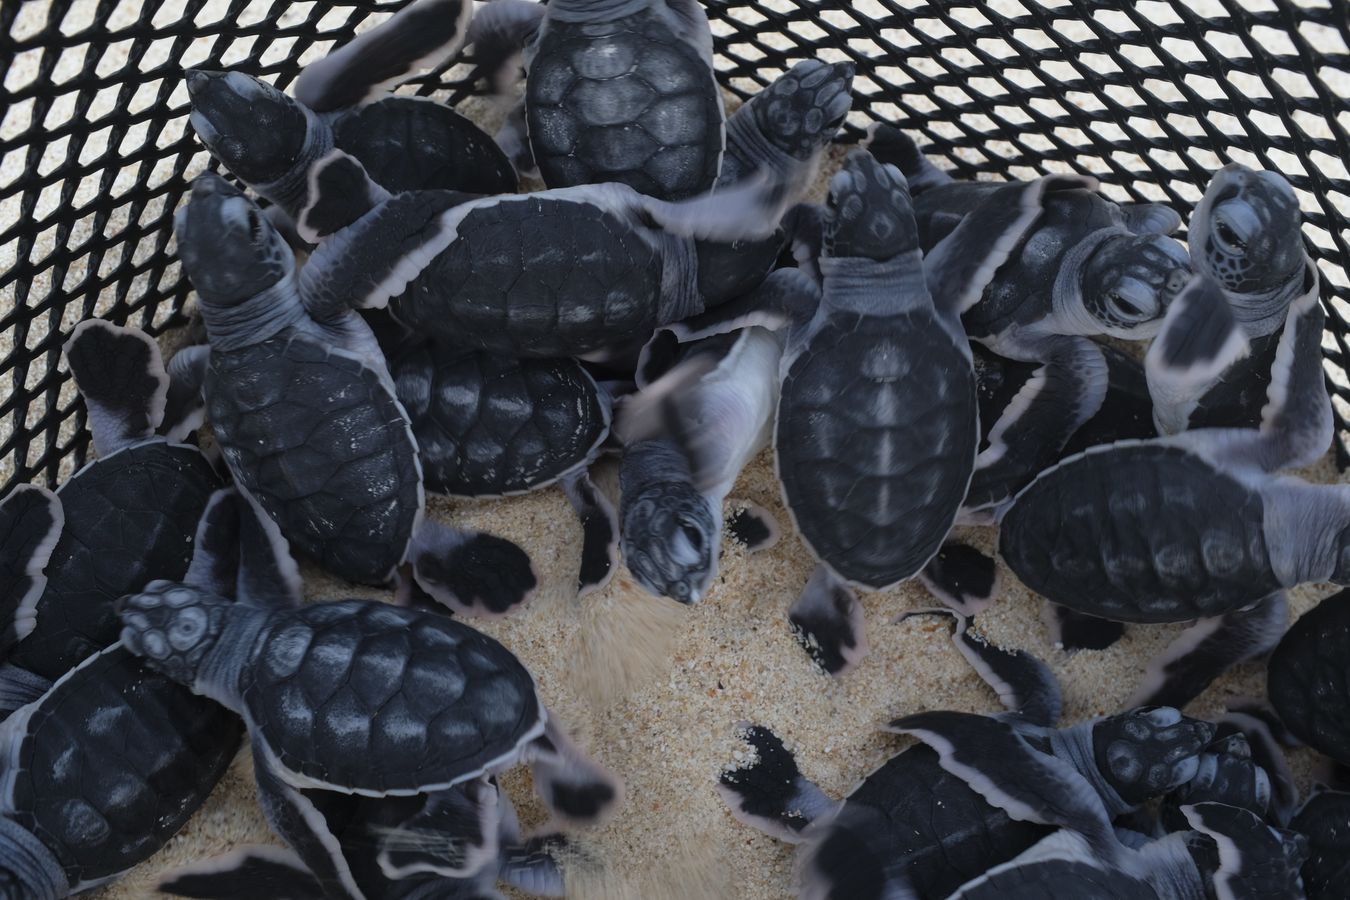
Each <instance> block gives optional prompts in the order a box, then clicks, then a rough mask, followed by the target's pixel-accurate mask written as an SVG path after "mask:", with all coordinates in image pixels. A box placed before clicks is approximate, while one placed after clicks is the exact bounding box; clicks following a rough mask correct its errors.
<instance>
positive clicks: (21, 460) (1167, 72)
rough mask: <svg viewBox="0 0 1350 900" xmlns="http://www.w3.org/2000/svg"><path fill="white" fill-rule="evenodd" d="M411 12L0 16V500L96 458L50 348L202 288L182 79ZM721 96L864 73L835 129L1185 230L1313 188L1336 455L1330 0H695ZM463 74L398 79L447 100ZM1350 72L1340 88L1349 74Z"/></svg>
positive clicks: (150, 313) (1342, 182) (1346, 298)
mask: <svg viewBox="0 0 1350 900" xmlns="http://www.w3.org/2000/svg"><path fill="white" fill-rule="evenodd" d="M407 2H408V0H336V2H323V3H319V2H295V3H292V2H279V0H225V2H220V0H212V2H208V0H182V2H175V3H157V2H156V3H150V2H145V0H117V2H112V0H52V2H50V3H44V2H40V0H32V2H3V3H0V69H2V70H3V71H2V72H0V111H2V112H0V385H3V388H0V488H3V487H7V486H8V484H9V483H10V482H12V481H14V480H32V479H38V480H44V481H47V482H48V483H51V482H52V480H53V479H55V478H56V477H58V476H59V475H61V474H63V473H65V474H68V473H69V472H70V471H72V470H73V468H74V466H75V465H77V464H79V463H80V462H82V460H83V458H84V453H85V449H86V446H87V437H86V436H85V435H84V433H83V431H82V426H83V414H82V413H81V412H80V410H79V404H78V402H77V401H76V399H75V396H74V394H73V392H72V388H71V385H70V382H69V378H68V375H67V374H66V373H65V372H64V370H63V369H61V368H60V367H59V365H58V361H59V356H60V343H61V340H62V337H63V335H64V334H67V333H68V332H69V330H70V328H72V327H73V326H74V324H75V323H76V322H78V321H79V319H80V318H83V317H84V316H87V315H90V314H94V313H97V314H101V315H106V316H108V317H109V318H111V319H113V320H115V321H118V322H127V321H130V322H133V323H136V324H138V325H141V326H143V327H148V328H150V329H151V330H153V331H160V330H163V329H165V328H168V327H173V326H176V325H178V324H180V323H181V321H182V316H181V309H182V305H183V303H184V301H185V300H186V298H187V296H188V291H189V289H188V286H187V284H186V283H185V281H184V280H183V278H182V273H181V270H180V268H179V266H178V264H177V261H176V260H174V259H172V258H170V257H169V256H168V255H167V248H168V246H169V237H170V235H171V231H172V219H173V212H174V210H175V208H176V207H177V205H178V203H179V200H180V198H181V196H182V194H183V191H184V188H185V186H186V184H187V182H188V180H189V179H190V177H191V176H192V175H195V174H196V173H197V172H199V171H201V170H202V169H204V168H205V167H206V166H207V164H208V162H209V160H208V159H207V157H206V154H205V153H204V151H202V150H201V149H200V147H199V146H198V145H197V143H196V140H195V138H193V137H192V136H191V134H190V130H189V129H188V128H187V124H186V117H187V95H186V91H185V90H184V89H183V86H182V81H181V79H182V69H183V68H185V67H187V66H204V67H211V68H228V67H232V66H233V67H239V68H243V69H246V70H248V71H250V72H252V73H254V74H257V75H260V76H262V77H265V78H268V79H269V80H273V81H275V82H276V83H277V84H278V85H280V86H282V87H285V86H286V85H288V84H289V83H290V82H291V81H292V80H293V79H294V78H295V76H296V74H297V73H298V72H299V70H300V68H301V66H302V65H303V64H304V63H307V62H310V61H312V60H314V59H317V58H319V57H320V56H322V55H323V54H324V53H326V52H327V51H328V50H329V49H330V48H331V47H332V46H333V44H335V43H340V42H342V41H345V40H348V39H349V38H350V37H351V36H352V35H353V34H355V33H356V30H357V29H358V27H362V28H364V27H368V26H369V25H370V24H372V23H374V22H375V21H378V20H382V19H384V18H386V17H387V16H388V15H390V14H392V13H393V12H394V11H396V10H398V9H400V8H401V7H403V6H405V5H407ZM704 5H705V7H706V8H707V10H708V14H709V18H710V19H711V22H712V30H713V35H714V43H715V46H716V50H717V54H718V60H717V64H718V70H719V73H720V75H721V78H722V80H723V83H724V84H725V85H726V86H727V88H728V89H729V90H731V91H732V92H733V93H735V94H737V95H739V96H741V97H746V96H748V95H750V94H751V93H753V92H755V91H757V90H758V89H759V88H760V87H762V86H764V85H766V84H768V83H769V82H770V81H771V80H772V79H773V78H775V77H777V76H778V75H779V74H780V73H781V72H782V71H783V70H784V69H786V68H787V67H789V66H791V65H792V64H794V63H795V62H797V61H799V60H801V59H804V58H807V57H810V56H818V57H819V58H822V59H825V60H828V61H837V60H843V59H848V60H852V61H853V62H854V63H855V64H856V66H857V79H856V82H855V89H856V92H855V93H856V97H855V102H854V111H853V113H852V114H851V115H850V117H849V125H848V133H847V135H846V139H856V138H858V137H859V136H860V135H861V133H862V129H863V128H865V126H866V125H867V124H868V123H869V122H871V121H874V120H885V121H889V122H891V123H893V124H896V125H898V126H899V127H901V128H903V129H905V130H907V131H909V132H911V133H914V134H917V135H919V136H920V137H921V140H922V142H923V143H924V144H925V145H926V150H927V152H929V153H930V154H931V155H932V156H933V157H934V158H936V159H938V160H939V164H942V165H945V166H947V167H949V168H952V169H953V170H954V172H955V174H956V175H958V176H959V177H1020V178H1025V177H1032V176H1035V175H1037V174H1041V173H1044V172H1048V171H1079V172H1085V173H1088V174H1092V175H1096V176H1098V177H1099V178H1101V180H1102V182H1103V185H1104V190H1105V191H1106V192H1107V193H1108V194H1109V195H1111V196H1113V197H1115V198H1117V199H1133V200H1159V201H1163V202H1167V203H1170V204H1172V205H1174V206H1175V207H1176V208H1177V210H1178V211H1179V212H1181V213H1182V215H1183V216H1189V213H1190V211H1191V209H1192V207H1193V206H1194V204H1195V203H1196V201H1198V200H1199V198H1200V196H1201V193H1202V190H1203V186H1204V184H1205V182H1206V181H1207V180H1208V178H1209V176H1210V174H1211V173H1212V171H1213V170H1214V169H1215V168H1217V167H1218V166H1220V165H1223V164H1224V163H1226V162H1228V161H1237V162H1242V163H1245V164H1247V165H1253V166H1264V167H1270V168H1276V169H1279V170H1281V171H1282V172H1283V173H1284V174H1285V175H1286V176H1287V177H1288V178H1289V179H1290V180H1291V182H1293V184H1294V186H1295V187H1296V188H1297V189H1298V190H1299V192H1300V197H1301V200H1302V203H1303V208H1304V210H1305V212H1306V214H1307V227H1306V229H1305V233H1306V236H1307V239H1308V241H1309V244H1310V246H1311V247H1312V248H1313V250H1314V253H1315V256H1316V258H1317V259H1318V261H1319V264H1320V266H1321V268H1322V271H1323V274H1324V276H1325V277H1324V282H1325V285H1326V295H1325V299H1326V305H1327V310H1328V316H1329V321H1328V332H1327V335H1326V338H1325V341H1324V344H1325V347H1326V351H1327V370H1328V374H1329V375H1330V380H1331V386H1332V390H1333V393H1334V395H1335V396H1334V400H1333V405H1334V407H1335V409H1336V415H1337V423H1338V426H1339V427H1338V449H1339V451H1340V453H1341V457H1342V460H1344V459H1345V458H1346V455H1345V454H1346V446H1347V444H1346V442H1347V432H1346V423H1347V416H1348V415H1350V382H1347V377H1346V370H1345V366H1346V358H1347V352H1348V348H1347V343H1346V341H1347V334H1348V332H1350V325H1348V324H1347V323H1348V322H1350V278H1347V276H1346V264H1347V260H1350V246H1348V245H1347V233H1348V232H1347V228H1346V224H1347V223H1346V216H1347V210H1350V172H1348V171H1347V167H1346V162H1345V161H1346V160H1347V159H1350V101H1348V100H1347V99H1346V97H1345V93H1346V92H1344V91H1337V90H1336V89H1334V88H1333V87H1332V84H1333V82H1336V81H1337V80H1338V79H1346V78H1350V48H1348V47H1347V39H1348V37H1347V36H1348V34H1350V24H1348V23H1347V18H1346V16H1345V12H1344V9H1343V4H1340V3H1327V2H1324V0H1323V2H1318V0H1214V2H1211V3H1207V4H1205V5H1204V6H1203V9H1205V10H1215V12H1214V13H1212V14H1210V13H1201V12H1199V11H1197V7H1198V5H1196V4H1190V3H1186V2H1183V0H1176V2H1168V0H1146V2H1136V3H1127V2H1120V3H1116V2H1111V3H1102V2H1099V0H989V2H973V0H966V2H962V0H950V2H921V0H905V2H899V0H857V2H854V3H850V4H835V3H820V2H800V0H754V2H748V3H745V2H729V0H705V3H704ZM468 71H469V69H468V67H467V66H464V65H460V66H456V67H453V68H450V69H448V70H446V71H442V72H436V73H432V74H431V75H429V76H427V77H424V78H421V79H418V80H417V81H415V82H414V83H412V84H410V85H409V86H407V87H406V88H404V89H403V90H405V91H408V92H411V93H417V94H423V95H434V96H437V97H439V98H444V99H446V100H448V101H450V102H456V101H458V100H459V99H461V98H462V97H463V96H465V94H466V93H468V92H469V91H471V90H473V89H475V88H477V87H481V86H482V85H474V84H470V83H466V81H465V73H466V72H468ZM1342 83H1343V82H1342Z"/></svg>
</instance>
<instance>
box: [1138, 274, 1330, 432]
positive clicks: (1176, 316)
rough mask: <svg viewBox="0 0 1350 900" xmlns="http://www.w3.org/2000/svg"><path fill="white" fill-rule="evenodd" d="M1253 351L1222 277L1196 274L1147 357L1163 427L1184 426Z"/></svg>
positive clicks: (1175, 429)
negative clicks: (1219, 279) (1203, 400)
mask: <svg viewBox="0 0 1350 900" xmlns="http://www.w3.org/2000/svg"><path fill="white" fill-rule="evenodd" d="M1249 351H1250V344H1249V342H1248V340H1247V335H1246V334H1245V333H1244V332H1243V331H1242V328H1241V327H1240V326H1239V325H1238V321H1237V319H1236V318H1235V317H1234V315H1233V309H1232V307H1231V306H1229V305H1228V300H1227V298H1226V297H1224V293H1223V290H1222V289H1221V288H1220V287H1219V284H1218V282H1216V281H1214V280H1213V279H1210V278H1208V277H1206V276H1204V275H1199V276H1196V277H1195V278H1192V279H1191V282H1190V284H1189V285H1187V287H1186V289H1185V290H1183V291H1182V292H1181V293H1180V294H1179V295H1178V296H1177V298H1176V299H1175V300H1173V301H1172V305H1171V306H1170V307H1169V308H1168V310H1167V315H1166V316H1165V317H1164V318H1163V325H1162V330H1161V331H1159V332H1158V336H1157V337H1156V338H1155V339H1154V340H1153V343H1152V344H1151V345H1150V346H1149V348H1148V354H1147V355H1146V356H1145V357H1144V375H1145V377H1146V378H1147V380H1148V392H1149V396H1150V397H1152V399H1153V421H1154V422H1155V423H1156V424H1157V426H1158V430H1159V431H1160V432H1161V433H1163V434H1175V433H1177V432H1179V431H1185V430H1186V429H1187V427H1188V425H1189V420H1190V416H1191V413H1193V412H1194V411H1195V409H1196V407H1197V406H1199V404H1200V399H1201V398H1202V397H1203V396H1204V395H1205V394H1206V393H1207V392H1208V391H1209V390H1210V389H1211V388H1213V387H1214V385H1215V384H1216V383H1217V382H1218V381H1219V379H1220V378H1221V377H1222V375H1223V373H1224V372H1225V371H1227V369H1228V368H1229V367H1230V366H1232V365H1233V363H1235V362H1237V361H1238V360H1239V359H1241V358H1242V357H1244V356H1246V355H1247V353H1248V352H1249ZM1319 355H1320V347H1319Z"/></svg>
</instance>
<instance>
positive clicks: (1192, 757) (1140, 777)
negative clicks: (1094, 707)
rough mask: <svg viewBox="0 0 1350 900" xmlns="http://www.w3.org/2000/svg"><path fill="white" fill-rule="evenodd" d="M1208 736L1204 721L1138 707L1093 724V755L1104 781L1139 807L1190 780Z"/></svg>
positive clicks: (1210, 731) (1211, 730) (1168, 710)
mask: <svg viewBox="0 0 1350 900" xmlns="http://www.w3.org/2000/svg"><path fill="white" fill-rule="evenodd" d="M1213 738H1214V726H1213V725H1211V724H1210V723H1209V722H1202V721H1201V720H1199V719H1191V718H1187V717H1186V716H1183V715H1182V714H1181V713H1180V712H1178V711H1177V710H1175V709H1173V708H1172V707H1170V706H1141V707H1139V708H1138V709H1132V710H1130V711H1129V712H1124V713H1121V714H1120V715H1115V716H1108V717H1106V718H1105V719H1102V720H1100V721H1098V722H1096V723H1094V724H1093V726H1092V753H1093V759H1094V761H1095V762H1096V764H1097V769H1098V771H1099V772H1100V773H1101V775H1102V777H1103V778H1104V779H1105V780H1106V783H1107V784H1109V785H1111V787H1112V788H1114V789H1115V791H1116V793H1117V794H1119V795H1120V797H1121V799H1122V800H1124V801H1125V802H1126V803H1129V804H1130V805H1132V806H1138V805H1139V804H1141V803H1145V802H1147V801H1148V800H1150V799H1152V798H1154V797H1160V796H1162V795H1163V794H1166V793H1167V792H1168V791H1171V790H1175V789H1176V788H1177V787H1179V786H1180V785H1183V784H1185V783H1186V782H1188V781H1190V780H1191V779H1192V778H1194V777H1195V775H1196V773H1197V772H1198V771H1199V770H1200V757H1201V756H1202V755H1203V754H1204V752H1205V748H1206V746H1207V745H1208V744H1209V742H1210V741H1211V740H1213Z"/></svg>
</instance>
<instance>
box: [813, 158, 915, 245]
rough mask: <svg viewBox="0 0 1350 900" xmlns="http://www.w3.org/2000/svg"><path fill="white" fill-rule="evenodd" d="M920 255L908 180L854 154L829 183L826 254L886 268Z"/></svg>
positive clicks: (895, 169)
mask: <svg viewBox="0 0 1350 900" xmlns="http://www.w3.org/2000/svg"><path fill="white" fill-rule="evenodd" d="M918 249H919V229H918V226H917V225H916V224H915V222H914V205H913V203H912V202H911V201H910V198H909V186H908V185H907V184H906V183H905V176H903V175H901V174H900V170H899V169H897V168H896V167H895V166H889V165H883V164H882V163H881V162H879V161H878V160H877V159H876V158H875V157H874V156H872V154H870V153H868V152H867V151H866V150H855V151H853V152H852V153H850V154H849V156H848V159H847V160H845V161H844V167H843V168H842V169H840V170H839V171H838V173H836V174H835V176H834V178H832V179H830V199H829V215H828V217H827V219H826V222H825V254H826V255H827V256H831V257H836V258H838V257H861V258H865V259H871V260H876V261H878V262H884V261H886V260H889V259H894V258H895V257H897V256H900V255H901V254H904V253H907V252H909V251H912V250H918Z"/></svg>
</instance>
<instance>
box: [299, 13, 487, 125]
mask: <svg viewBox="0 0 1350 900" xmlns="http://www.w3.org/2000/svg"><path fill="white" fill-rule="evenodd" d="M472 12H473V4H472V3H471V2H469V0H417V2H415V3H413V4H412V5H410V6H408V7H405V8H404V9H402V10H399V11H398V12H397V13H395V14H394V16H393V17H392V18H390V19H389V20H387V21H385V22H382V23H380V24H379V25H377V26H376V27H374V28H372V29H370V30H369V31H366V32H363V33H362V34H359V35H357V36H356V37H355V38H353V39H352V40H351V41H348V42H347V43H346V44H343V45H342V46H341V47H339V48H338V49H336V50H334V51H333V52H332V53H329V54H328V55H327V56H325V57H324V58H323V59H320V60H318V61H316V62H312V63H310V64H309V65H308V66H306V67H305V69H304V71H303V72H301V73H300V77H299V78H298V79H296V82H295V96H296V98H297V99H298V100H299V101H300V102H301V103H303V104H305V105H306V106H308V107H309V108H310V109H312V110H315V111H316V112H326V111H328V110H334V109H343V108H345V107H348V106H358V105H360V104H362V103H368V102H370V101H372V100H375V99H378V98H379V97H381V96H382V95H383V94H384V93H385V92H386V91H388V90H389V89H390V88H393V87H394V86H395V85H398V84H400V83H402V82H404V81H407V80H408V79H409V78H411V77H412V76H413V75H415V74H417V72H418V71H420V70H422V69H430V68H434V67H435V66H438V65H440V64H441V63H442V62H444V61H446V60H448V59H450V58H451V57H452V56H454V55H455V54H456V53H458V52H459V49H460V47H461V46H463V44H464V41H465V38H466V35H467V29H468V24H469V16H470V15H471V14H472Z"/></svg>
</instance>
